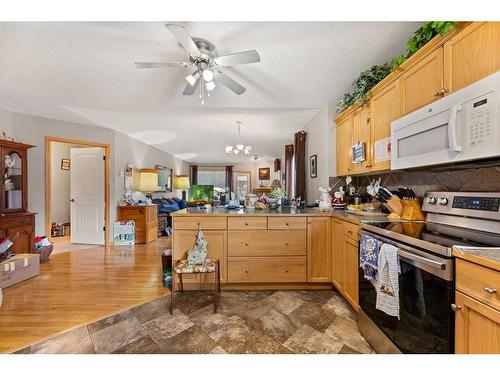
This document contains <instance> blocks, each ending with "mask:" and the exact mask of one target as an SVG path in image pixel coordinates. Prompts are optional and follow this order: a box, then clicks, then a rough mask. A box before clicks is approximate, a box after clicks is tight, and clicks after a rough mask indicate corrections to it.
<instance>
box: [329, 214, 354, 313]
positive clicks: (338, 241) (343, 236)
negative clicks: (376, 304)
mask: <svg viewBox="0 0 500 375" xmlns="http://www.w3.org/2000/svg"><path fill="white" fill-rule="evenodd" d="M333 232H334V235H333V244H332V249H331V253H332V283H333V284H334V285H335V287H336V288H337V289H338V290H339V292H340V293H342V295H343V296H344V298H345V299H346V300H347V302H349V304H350V305H351V306H352V307H353V308H354V309H355V310H356V311H358V310H359V305H358V269H359V257H358V240H357V233H358V226H357V225H356V224H352V223H349V222H346V221H342V220H338V219H334V220H333Z"/></svg>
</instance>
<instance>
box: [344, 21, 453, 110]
mask: <svg viewBox="0 0 500 375" xmlns="http://www.w3.org/2000/svg"><path fill="white" fill-rule="evenodd" d="M456 26H457V22H453V21H430V22H426V23H424V24H423V25H422V26H421V27H419V28H418V29H417V31H415V33H414V34H413V37H411V38H410V39H409V40H408V42H407V43H406V53H405V54H403V55H399V56H397V57H396V58H394V59H393V60H392V63H391V64H388V63H386V64H383V65H374V66H372V67H371V68H370V69H368V70H365V71H364V72H362V73H361V74H360V75H359V77H358V78H356V80H355V81H354V82H353V84H352V90H351V91H350V92H347V93H345V94H344V97H343V98H342V99H341V100H340V101H339V102H338V103H337V113H341V112H343V111H344V110H346V109H347V108H349V107H350V106H351V105H353V104H354V103H356V102H357V101H359V102H360V104H361V106H365V105H366V103H367V102H368V100H369V99H370V96H371V92H370V90H371V89H372V88H373V87H374V86H375V85H376V84H377V83H379V82H380V81H382V80H383V79H384V78H385V77H387V76H388V75H389V73H391V72H392V71H394V70H396V69H397V68H398V67H399V65H401V64H402V63H403V62H404V61H406V60H407V59H408V58H409V57H410V56H412V55H413V54H415V52H417V51H418V50H419V49H420V48H422V47H423V46H424V45H425V44H426V43H427V42H429V41H430V40H431V39H432V38H434V37H435V36H436V35H438V34H439V35H441V36H444V35H446V34H447V33H448V32H449V31H451V30H453V29H454V28H455V27H456Z"/></svg>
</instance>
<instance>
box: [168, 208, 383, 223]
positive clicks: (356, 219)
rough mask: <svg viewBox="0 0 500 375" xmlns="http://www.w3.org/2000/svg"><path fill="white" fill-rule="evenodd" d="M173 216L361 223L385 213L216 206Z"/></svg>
mask: <svg viewBox="0 0 500 375" xmlns="http://www.w3.org/2000/svg"><path fill="white" fill-rule="evenodd" d="M171 215H172V216H186V215H199V216H205V215H222V216H240V215H246V216H280V215H283V216H290V215H293V216H333V217H335V218H337V219H340V220H345V221H349V222H351V223H353V224H359V223H360V222H361V220H370V219H372V220H374V219H375V220H383V219H385V217H386V216H385V215H368V216H366V215H356V214H353V213H350V212H346V211H344V210H333V209H320V208H317V207H316V208H301V209H290V208H279V209H278V210H270V209H265V210H256V209H250V210H248V209H244V208H242V209H239V210H228V209H226V208H216V207H212V208H211V209H210V210H206V209H202V208H197V207H189V208H186V209H183V210H180V211H176V212H173V213H172V214H171Z"/></svg>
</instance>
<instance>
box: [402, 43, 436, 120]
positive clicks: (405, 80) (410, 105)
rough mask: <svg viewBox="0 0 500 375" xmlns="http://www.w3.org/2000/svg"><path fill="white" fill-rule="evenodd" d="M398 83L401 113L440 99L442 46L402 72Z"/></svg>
mask: <svg viewBox="0 0 500 375" xmlns="http://www.w3.org/2000/svg"><path fill="white" fill-rule="evenodd" d="M400 85H401V98H402V99H401V101H402V107H403V114H407V113H410V112H413V111H415V110H417V109H419V108H421V107H423V106H424V105H427V104H429V103H432V102H433V101H434V100H437V99H440V98H441V97H442V95H440V93H441V90H442V89H443V47H440V48H438V49H437V50H435V51H434V52H432V53H431V54H430V55H429V56H427V57H426V58H424V59H423V60H421V61H419V62H418V63H416V64H415V65H414V66H413V67H411V68H410V69H409V70H408V71H406V72H405V73H403V75H402V76H401V78H400Z"/></svg>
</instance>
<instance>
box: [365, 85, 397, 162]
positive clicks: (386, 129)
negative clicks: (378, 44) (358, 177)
mask: <svg viewBox="0 0 500 375" xmlns="http://www.w3.org/2000/svg"><path fill="white" fill-rule="evenodd" d="M370 107H371V121H370V125H371V127H370V128H371V143H372V145H371V156H370V158H371V162H370V164H371V168H370V171H381V170H385V169H390V168H391V161H390V139H391V122H392V121H394V120H396V119H398V118H399V117H400V116H401V91H400V86H399V81H394V82H392V83H390V84H389V85H387V86H385V87H384V88H382V89H381V90H380V91H378V92H375V93H374V94H373V97H372V98H371V104H370Z"/></svg>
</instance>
